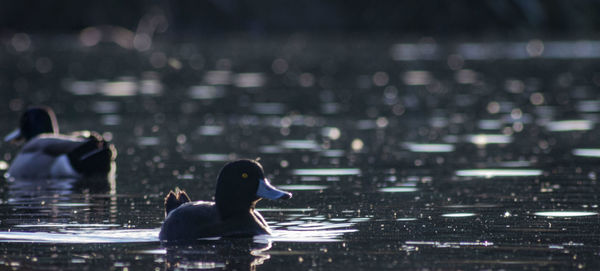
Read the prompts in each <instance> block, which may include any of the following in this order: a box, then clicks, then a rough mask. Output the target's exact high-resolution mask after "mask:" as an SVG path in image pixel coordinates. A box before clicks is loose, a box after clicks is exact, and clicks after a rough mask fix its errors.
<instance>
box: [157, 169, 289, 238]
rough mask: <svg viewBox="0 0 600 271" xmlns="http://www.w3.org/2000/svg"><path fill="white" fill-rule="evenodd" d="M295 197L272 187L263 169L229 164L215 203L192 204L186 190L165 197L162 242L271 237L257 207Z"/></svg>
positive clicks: (220, 176) (219, 183) (218, 186)
mask: <svg viewBox="0 0 600 271" xmlns="http://www.w3.org/2000/svg"><path fill="white" fill-rule="evenodd" d="M291 197H292V194H291V193H289V192H286V191H283V190H280V189H277V188H276V187H274V186H273V185H271V183H270V181H269V180H268V179H267V178H266V177H265V173H264V170H263V167H262V165H261V164H260V163H259V162H258V161H256V160H249V159H242V160H237V161H233V162H229V163H227V164H226V165H225V166H224V167H223V168H222V169H221V171H220V172H219V175H218V177H217V187H216V190H215V197H214V199H215V200H214V202H213V201H191V200H190V197H189V196H188V195H187V193H186V192H185V191H183V190H180V189H178V188H177V189H176V191H170V192H169V193H168V194H167V196H166V197H165V202H164V205H165V217H166V218H165V221H164V222H163V224H162V226H161V230H160V233H159V239H160V241H161V242H162V243H167V244H168V243H176V244H177V243H181V242H189V241H195V240H198V239H200V238H208V237H251V236H254V235H263V234H271V229H270V228H269V225H268V224H267V222H266V221H265V219H264V218H263V217H262V215H261V214H260V213H259V212H258V211H257V210H256V208H255V206H256V203H257V202H258V201H260V200H261V199H263V198H266V199H271V200H277V199H289V198H291Z"/></svg>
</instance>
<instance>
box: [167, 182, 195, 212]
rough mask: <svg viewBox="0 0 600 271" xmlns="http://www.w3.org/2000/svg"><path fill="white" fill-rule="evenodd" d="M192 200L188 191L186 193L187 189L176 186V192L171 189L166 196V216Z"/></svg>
mask: <svg viewBox="0 0 600 271" xmlns="http://www.w3.org/2000/svg"><path fill="white" fill-rule="evenodd" d="M190 201H191V200H190V197H189V196H188V195H187V193H185V191H183V190H180V189H179V187H177V188H175V192H173V191H170V192H169V194H167V196H166V197H165V216H167V215H168V214H169V213H170V212H171V211H173V210H175V209H176V208H177V207H179V206H181V205H182V204H184V203H186V202H190Z"/></svg>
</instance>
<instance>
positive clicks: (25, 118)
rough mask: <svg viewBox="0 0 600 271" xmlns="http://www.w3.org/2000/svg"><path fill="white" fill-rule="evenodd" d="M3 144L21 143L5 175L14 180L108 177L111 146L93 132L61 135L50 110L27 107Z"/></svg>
mask: <svg viewBox="0 0 600 271" xmlns="http://www.w3.org/2000/svg"><path fill="white" fill-rule="evenodd" d="M4 141H5V142H13V143H17V144H19V143H23V142H24V145H23V147H22V148H21V150H20V152H19V153H18V154H17V156H16V157H15V158H14V159H13V161H12V163H11V165H10V167H9V169H8V171H7V174H8V176H9V177H14V178H30V179H33V178H64V177H68V178H78V177H84V176H101V175H103V174H108V173H109V172H110V170H111V164H112V163H113V161H114V159H115V157H116V150H115V147H114V146H113V145H112V144H111V143H109V142H106V141H105V140H104V139H103V138H102V136H100V135H99V134H97V133H94V132H87V131H85V132H79V133H76V134H73V135H61V134H59V132H58V124H57V122H56V116H55V114H54V111H53V110H52V109H50V108H49V107H31V108H29V109H27V111H25V112H24V113H23V115H22V116H21V119H20V122H19V128H17V129H16V130H15V131H13V132H12V133H10V134H9V135H7V136H6V137H5V138H4Z"/></svg>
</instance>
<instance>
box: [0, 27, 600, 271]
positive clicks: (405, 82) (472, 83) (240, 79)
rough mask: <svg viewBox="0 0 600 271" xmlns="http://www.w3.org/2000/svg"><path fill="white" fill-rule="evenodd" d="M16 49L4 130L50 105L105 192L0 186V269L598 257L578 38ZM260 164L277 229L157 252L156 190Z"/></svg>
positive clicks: (590, 115) (2, 80)
mask: <svg viewBox="0 0 600 271" xmlns="http://www.w3.org/2000/svg"><path fill="white" fill-rule="evenodd" d="M29 39H30V42H31V45H30V46H28V47H26V48H22V46H21V47H18V48H17V47H15V46H14V43H11V41H6V42H4V43H2V45H1V46H2V47H1V50H2V51H1V53H2V55H1V57H0V64H1V65H0V67H1V68H0V69H2V73H0V87H1V89H2V91H1V92H0V113H1V114H0V120H1V121H2V123H3V124H4V125H2V126H0V132H1V133H2V134H7V133H9V132H10V131H11V130H12V128H13V127H14V126H15V125H16V124H17V118H18V116H19V113H20V112H21V111H22V110H23V109H24V108H25V107H26V106H27V105H31V104H46V105H49V106H52V107H53V108H54V109H55V110H56V112H57V115H58V121H59V124H60V126H61V132H63V133H69V132H73V131H76V130H81V129H91V130H96V131H99V132H101V133H103V135H104V136H105V137H107V138H111V139H112V141H113V142H114V143H115V145H116V147H117V149H118V153H119V155H118V158H117V167H116V168H117V170H116V174H115V175H114V176H111V178H110V179H109V181H110V182H109V183H108V186H107V187H101V189H99V188H98V187H96V186H92V187H89V186H82V185H80V182H78V181H77V180H29V181H28V180H2V190H1V193H2V194H1V196H2V197H1V198H0V269H3V270H4V269H15V270H29V269H36V268H39V269H50V270H62V269H69V270H85V269H103V270H106V269H113V270H165V269H167V270H190V269H192V270H193V269H222V268H230V269H241V270H244V269H251V268H256V269H269V270H281V269H283V268H285V269H290V270H309V269H332V270H336V269H371V270H378V269H429V270H431V269H550V268H554V269H596V268H598V267H599V266H600V255H598V254H599V253H600V227H599V226H598V225H599V224H600V216H599V213H600V211H599V208H598V205H599V204H600V200H599V199H598V192H600V191H599V190H600V189H599V188H598V184H597V174H598V168H599V167H598V165H599V164H600V159H599V158H600V140H599V131H600V130H599V129H598V128H597V123H598V121H599V120H600V96H599V95H598V88H599V85H600V71H599V70H598V68H597V67H598V64H599V63H598V60H599V58H600V54H598V52H600V50H599V49H600V45H599V43H598V42H596V41H576V42H571V41H551V42H543V41H539V40H535V41H530V42H491V43H459V42H457V43H435V42H434V41H432V40H424V41H421V42H416V43H410V42H408V43H404V42H403V43H398V42H396V41H385V40H379V41H368V42H367V41H361V40H352V39H351V40H324V39H313V38H307V37H302V36H294V37H291V38H288V39H284V38H282V39H274V40H251V39H235V38H232V39H222V40H210V41H194V42H156V43H154V44H153V45H152V47H151V49H149V50H146V51H141V52H140V51H136V50H132V49H126V48H122V47H120V46H119V45H118V44H114V43H111V42H108V41H107V42H101V43H99V44H97V45H95V46H92V47H86V46H84V45H82V44H81V43H80V42H79V41H78V40H77V38H76V37H63V38H60V39H52V40H48V39H45V38H43V37H35V36H32V37H29ZM0 147H1V149H0V173H4V172H5V171H6V169H7V167H8V165H9V164H10V162H11V160H12V158H13V157H14V155H15V154H16V153H17V151H18V149H17V148H15V147H13V146H9V145H8V144H5V143H2V145H0ZM257 157H260V161H261V163H262V164H263V166H264V168H265V170H266V172H267V174H268V177H269V178H270V179H271V180H272V183H273V184H275V185H276V186H278V187H281V188H282V189H286V190H289V191H291V192H293V193H294V197H293V198H292V199H291V200H288V201H267V200H263V201H261V202H259V204H258V208H259V211H260V212H261V213H262V215H263V216H264V217H265V219H266V220H267V221H268V223H269V224H270V226H271V227H272V228H273V231H274V232H273V235H271V236H257V237H255V238H253V239H209V240H199V241H198V242H197V244H194V245H192V246H184V247H163V246H161V245H160V243H159V242H158V240H157V236H158V231H159V228H160V225H161V223H162V220H163V218H164V210H163V206H162V205H163V198H164V196H165V194H166V193H167V192H168V191H169V190H171V189H174V188H175V187H180V188H181V189H184V190H186V191H187V192H188V193H189V194H190V196H191V197H192V199H198V200H200V199H203V200H210V199H211V198H212V196H213V190H214V188H215V180H216V174H217V173H218V171H219V169H220V168H221V167H222V166H223V165H224V163H225V162H226V161H230V160H233V159H237V158H257ZM105 184H106V183H105Z"/></svg>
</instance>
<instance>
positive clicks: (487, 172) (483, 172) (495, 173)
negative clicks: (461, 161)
mask: <svg viewBox="0 0 600 271" xmlns="http://www.w3.org/2000/svg"><path fill="white" fill-rule="evenodd" d="M539 175H542V171H541V170H539V169H463V170H457V171H456V176H459V177H485V178H493V177H519V176H521V177H526V176H539Z"/></svg>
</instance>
